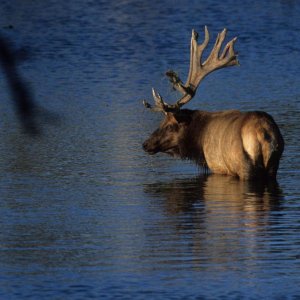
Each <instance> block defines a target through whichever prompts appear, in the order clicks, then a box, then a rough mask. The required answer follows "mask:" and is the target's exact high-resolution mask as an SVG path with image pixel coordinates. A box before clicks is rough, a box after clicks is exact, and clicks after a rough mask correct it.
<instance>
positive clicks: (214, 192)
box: [145, 174, 282, 266]
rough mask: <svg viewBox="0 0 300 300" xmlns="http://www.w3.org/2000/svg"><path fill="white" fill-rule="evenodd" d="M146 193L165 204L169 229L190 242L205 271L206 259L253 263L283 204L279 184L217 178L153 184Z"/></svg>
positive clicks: (194, 255) (224, 177)
mask: <svg viewBox="0 0 300 300" xmlns="http://www.w3.org/2000/svg"><path fill="white" fill-rule="evenodd" d="M145 192H146V193H147V194H149V195H150V196H151V197H152V198H155V201H159V200H160V201H162V202H161V206H162V207H163V210H164V213H165V216H166V218H168V222H167V224H171V226H172V228H173V230H172V231H173V232H174V234H175V236H178V235H180V237H181V238H183V239H184V240H188V241H189V242H190V247H191V248H190V250H189V251H192V253H193V254H192V255H193V261H194V263H196V264H197V262H199V263H200V264H201V266H202V263H203V259H204V258H205V259H206V260H208V261H209V263H219V262H223V263H224V262H228V261H230V262H231V263H232V262H234V261H235V260H240V259H241V257H243V258H244V256H245V255H246V256H247V258H248V257H250V258H254V257H255V256H256V255H257V253H260V251H259V250H261V249H258V248H259V247H262V244H261V243H259V242H258V240H259V237H266V238H267V237H268V235H269V234H271V233H270V232H269V231H268V230H269V229H268V228H270V226H268V225H269V224H270V223H271V222H274V218H273V219H272V220H271V212H272V211H274V210H280V204H281V201H282V193H281V190H280V188H279V186H278V184H277V183H276V182H275V181H272V182H250V181H240V180H238V179H236V178H233V177H230V176H222V175H216V174H210V175H201V176H199V177H197V178H193V179H188V180H174V181H172V182H169V183H155V184H150V185H147V186H146V187H145ZM165 224H166V222H165V221H164V222H163V224H162V226H165ZM156 226H158V227H159V226H160V224H157V225H156ZM170 238H171V237H170ZM197 265H199V264H197Z"/></svg>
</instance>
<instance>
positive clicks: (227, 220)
mask: <svg viewBox="0 0 300 300" xmlns="http://www.w3.org/2000/svg"><path fill="white" fill-rule="evenodd" d="M0 15H1V19H0V36H1V38H2V39H3V40H4V41H6V42H7V44H8V45H9V47H10V48H11V49H13V51H15V53H14V54H12V55H14V57H15V59H18V64H17V72H18V78H21V80H23V81H24V82H26V83H28V86H27V88H29V87H30V91H31V96H32V99H33V100H34V101H35V104H36V105H37V106H38V107H39V111H38V114H37V115H36V119H37V124H38V128H39V131H40V134H38V135H31V134H28V132H24V128H23V127H22V126H21V122H20V120H19V118H18V116H17V114H16V112H15V106H14V99H13V97H12V93H11V92H12V91H11V87H10V83H9V82H8V81H7V71H6V70H5V67H3V66H5V62H2V64H1V63H0V67H1V69H0V141H1V143H0V216H1V217H0V299H5V300H6V299H72V300H73V299H300V191H299V186H300V184H299V183H300V143H299V141H300V139H299V136H300V135H299V131H300V122H299V120H300V76H299V75H300V59H299V55H300V18H299V16H300V2H299V1H297V0H273V1H267V0H261V1H253V0H245V1H242V2H237V1H233V0H224V1H212V0H201V1H198V0H186V1H172V0H166V1H161V0H160V1H158V0H152V1H137V0H119V1H114V0H112V1H108V0H103V1H101V0H100V1H96V0H89V1H83V0H75V1H58V0H46V1H37V0H32V1H24V0H12V1H11V0H2V1H1V2H0ZM204 25H207V26H208V28H209V30H210V32H211V42H210V44H209V46H210V47H211V46H212V45H213V42H214V39H215V37H216V34H217V32H219V31H221V30H222V29H223V28H224V27H226V28H228V30H229V31H228V37H227V38H228V39H230V38H233V37H234V36H238V41H237V43H236V47H235V48H236V50H237V51H238V53H239V60H240V64H241V66H240V67H233V68H228V69H224V70H221V71H218V72H216V73H213V74H211V75H210V76H208V77H207V78H206V79H205V80H204V81H203V83H202V84H201V87H200V88H199V90H198V93H197V95H196V97H195V99H193V101H191V102H190V103H189V104H188V105H187V107H188V108H193V109H196V108H197V109H203V110H209V111H214V110H222V109H232V108H235V109H240V110H264V111H266V112H268V113H270V114H271V115H272V116H273V117H274V119H275V120H276V122H277V123H278V125H279V127H280V129H281V131H282V134H283V136H284V139H285V143H286V146H285V151H284V155H283V157H282V160H281V164H280V168H279V172H278V182H277V183H275V182H273V183H271V184H268V185H265V184H263V183H261V182H258V181H257V182H241V181H239V180H237V179H234V178H231V177H226V176H218V175H212V174H207V173H205V172H204V171H203V170H201V169H199V168H198V167H197V166H195V165H194V164H193V163H191V162H188V161H180V160H176V159H174V158H171V157H169V156H166V155H163V154H161V155H156V156H149V155H147V154H146V153H144V152H143V150H142V143H143V141H144V140H145V139H146V138H147V137H148V136H149V134H150V133H151V132H152V131H153V130H154V129H155V128H156V127H157V126H158V124H159V122H160V120H161V119H162V115H161V114H160V113H152V112H150V111H148V110H147V109H145V108H144V107H143V105H142V99H147V100H149V101H152V99H151V97H152V96H151V88H152V87H155V88H156V89H157V90H158V91H159V92H160V93H161V94H162V95H163V96H164V97H165V99H166V101H167V102H171V103H172V102H174V101H176V99H177V98H178V94H176V92H174V91H172V89H171V87H170V85H169V83H168V80H167V79H166V78H165V76H164V73H165V71H166V70H168V69H173V70H175V71H177V72H178V73H179V74H180V75H181V77H182V79H185V78H186V76H187V73H188V64H189V43H190V35H191V30H192V29H193V28H195V29H196V30H197V31H198V32H199V34H200V38H199V40H202V38H203V29H204Z"/></svg>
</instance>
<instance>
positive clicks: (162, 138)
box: [143, 26, 239, 157]
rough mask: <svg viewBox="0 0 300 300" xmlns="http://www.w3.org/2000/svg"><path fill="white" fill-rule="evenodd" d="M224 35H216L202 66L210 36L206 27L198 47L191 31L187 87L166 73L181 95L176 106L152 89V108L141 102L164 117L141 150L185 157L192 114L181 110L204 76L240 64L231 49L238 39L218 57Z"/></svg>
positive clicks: (233, 40) (171, 72) (222, 33)
mask: <svg viewBox="0 0 300 300" xmlns="http://www.w3.org/2000/svg"><path fill="white" fill-rule="evenodd" d="M226 32H227V31H226V29H224V30H223V31H222V32H221V33H219V34H218V36H217V39H216V42H215V45H214V47H213V49H212V51H211V53H210V55H209V56H208V58H207V59H206V60H205V61H204V62H202V61H201V58H202V54H203V51H204V50H205V48H206V47H207V45H208V42H209V32H208V29H207V27H206V26H205V38H204V42H203V43H202V44H200V45H199V44H198V43H197V40H198V33H197V32H196V31H195V30H193V31H192V38H191V48H190V68H189V74H188V78H187V81H186V83H185V84H183V83H182V81H181V80H180V78H179V77H178V75H177V74H176V73H175V72H174V71H167V72H166V75H167V76H168V78H169V80H170V82H171V83H172V85H173V88H174V89H176V90H177V91H179V92H180V93H181V94H182V97H181V98H180V99H179V100H178V101H177V102H176V103H175V104H172V105H170V104H167V103H166V102H165V101H164V100H163V99H162V97H161V96H160V94H159V93H158V92H156V91H155V90H154V89H152V94H153V98H154V101H155V105H154V106H152V105H150V104H149V103H148V102H146V101H143V103H144V105H145V107H147V108H150V109H151V110H152V111H161V112H163V113H164V114H165V119H164V120H163V122H162V123H161V125H160V126H159V128H158V129H157V130H155V131H154V132H153V133H152V135H151V136H150V137H149V139H147V140H146V141H145V142H144V144H143V148H144V150H145V151H147V152H148V153H150V154H155V153H157V152H164V153H168V154H171V155H173V156H180V157H184V155H183V144H184V138H185V136H186V134H187V128H188V126H189V124H190V122H191V120H192V118H193V114H194V113H195V111H191V110H185V109H181V107H182V106H183V105H185V104H186V103H188V102H189V101H190V100H191V99H192V98H193V97H194V95H195V93H196V90H197V88H198V86H199V84H200V82H201V81H202V80H203V79H204V77H205V76H206V75H208V74H209V73H211V72H212V71H214V70H217V69H221V68H224V67H228V66H235V65H238V64H239V62H238V60H237V54H236V53H235V52H234V48H233V46H234V43H235V41H236V39H237V38H234V39H232V40H231V41H230V42H228V43H227V45H226V46H225V47H224V49H223V51H222V53H220V52H221V47H222V43H223V42H224V40H225V37H226Z"/></svg>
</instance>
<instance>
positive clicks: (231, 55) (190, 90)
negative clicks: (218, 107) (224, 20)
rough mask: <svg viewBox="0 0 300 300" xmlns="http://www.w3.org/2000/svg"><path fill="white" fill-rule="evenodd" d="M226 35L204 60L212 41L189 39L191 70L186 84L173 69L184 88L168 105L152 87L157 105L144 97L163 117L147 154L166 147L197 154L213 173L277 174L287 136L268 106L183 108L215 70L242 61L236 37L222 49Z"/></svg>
mask: <svg viewBox="0 0 300 300" xmlns="http://www.w3.org/2000/svg"><path fill="white" fill-rule="evenodd" d="M225 36H226V30H225V29H224V30H223V31H222V32H221V33H220V34H219V35H218V37H217V40H216V42H215V45H214V47H213V49H212V51H211V53H210V55H209V56H208V58H207V59H206V61H205V62H204V63H202V62H201V57H202V53H203V51H204V49H205V48H206V46H207V44H208V41H209V33H208V30H207V27H205V40H204V42H203V44H201V45H198V43H197V38H198V34H197V33H196V32H195V31H193V32H192V39H191V57H190V70H189V75H188V79H187V82H186V83H185V84H183V83H182V82H181V80H180V79H179V78H178V76H177V75H176V74H175V73H174V72H173V71H168V72H167V76H168V77H169V78H170V81H171V82H172V84H173V86H174V88H175V89H177V90H178V91H179V92H181V93H182V94H183V96H182V98H181V99H179V100H178V101H177V102H176V103H175V104H173V105H169V104H167V103H166V102H164V100H163V99H162V97H161V96H160V95H159V94H158V93H157V92H156V91H155V90H153V97H154V100H155V104H156V105H155V106H154V107H152V106H151V105H150V104H148V103H147V102H145V101H144V105H145V106H146V107H148V108H151V109H152V110H154V111H162V112H164V114H165V119H164V120H163V122H162V123H161V125H160V126H159V128H158V129H157V130H155V131H154V132H153V133H152V135H151V136H150V137H149V139H147V140H146V141H145V142H144V144H143V148H144V150H145V151H147V152H148V153H149V154H155V153H157V152H164V153H167V154H170V155H172V156H174V157H179V158H182V159H190V160H194V161H195V162H196V163H198V164H199V165H201V166H206V167H208V168H209V169H210V170H211V171H212V172H213V173H218V174H227V175H232V176H238V177H240V178H241V179H243V180H246V179H254V178H258V177H266V178H276V174H277V170H278V166H279V160H280V157H281V155H282V152H283V148H284V141H283V138H282V135H281V133H280V130H279V128H278V126H277V125H276V123H275V121H274V120H273V118H272V117H271V116H270V115H268V114H267V113H265V112H261V111H253V112H240V111H238V110H226V111H220V112H207V111H201V110H188V109H181V107H182V106H183V105H184V104H186V103H187V102H189V101H190V100H191V99H192V98H193V96H194V95H195V93H196V90H197V88H198V86H199V84H200V82H201V80H202V79H203V78H204V77H205V76H206V75H207V74H209V73H211V72H212V71H214V70H217V69H220V68H224V67H227V66H234V65H238V60H237V55H236V53H235V52H234V48H233V45H234V42H235V41H236V38H234V39H232V40H231V41H230V42H229V43H228V44H227V45H226V46H225V48H224V50H223V52H222V53H221V54H220V51H221V46H222V43H223V41H224V39H225Z"/></svg>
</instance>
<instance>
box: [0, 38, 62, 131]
mask: <svg viewBox="0 0 300 300" xmlns="http://www.w3.org/2000/svg"><path fill="white" fill-rule="evenodd" d="M23 52H24V51H23ZM19 54H20V53H18V51H17V52H16V51H14V50H13V49H12V47H11V46H10V43H9V41H7V40H6V39H5V38H4V37H2V36H0V65H1V66H2V69H3V71H4V74H5V77H6V80H7V83H8V86H9V89H10V92H11V98H12V101H13V102H14V105H15V110H16V113H17V115H18V117H19V120H20V122H21V125H22V126H23V129H24V130H25V132H26V133H29V134H32V135H37V134H40V133H41V128H40V126H39V124H38V118H42V119H43V120H44V121H47V122H49V123H53V122H55V123H56V122H57V121H58V117H57V116H55V115H54V114H53V113H49V112H48V111H46V110H45V109H42V108H41V107H39V106H38V105H37V104H36V103H35V101H34V97H33V95H32V91H31V89H30V87H29V85H28V84H27V83H26V82H25V80H24V79H23V78H22V76H21V75H20V74H19V71H18V64H19V62H20V60H22V59H23V58H24V56H27V55H28V53H26V51H25V52H24V53H23V55H19ZM24 54H25V55H24Z"/></svg>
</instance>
